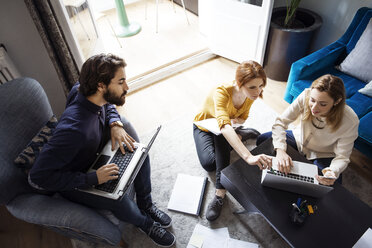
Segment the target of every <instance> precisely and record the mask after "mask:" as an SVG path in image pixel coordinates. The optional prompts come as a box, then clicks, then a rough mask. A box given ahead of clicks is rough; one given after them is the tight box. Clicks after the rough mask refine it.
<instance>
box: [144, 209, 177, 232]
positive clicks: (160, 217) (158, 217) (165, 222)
mask: <svg viewBox="0 0 372 248" xmlns="http://www.w3.org/2000/svg"><path fill="white" fill-rule="evenodd" d="M145 213H146V214H147V215H148V216H150V217H151V219H153V220H154V221H155V222H158V223H160V225H161V227H163V228H168V227H170V226H171V224H172V219H171V217H169V215H167V214H166V213H164V212H163V211H161V210H159V209H158V208H157V207H156V206H155V205H154V204H152V205H151V207H149V208H148V209H146V210H145Z"/></svg>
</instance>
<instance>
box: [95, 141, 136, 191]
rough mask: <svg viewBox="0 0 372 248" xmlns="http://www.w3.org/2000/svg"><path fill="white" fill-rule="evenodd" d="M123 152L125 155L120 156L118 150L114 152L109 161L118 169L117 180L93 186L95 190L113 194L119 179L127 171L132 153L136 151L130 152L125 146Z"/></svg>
mask: <svg viewBox="0 0 372 248" xmlns="http://www.w3.org/2000/svg"><path fill="white" fill-rule="evenodd" d="M124 150H125V154H122V153H121V151H120V149H118V150H117V151H116V153H115V155H114V156H113V158H112V160H111V161H110V163H113V164H116V165H117V166H118V167H119V174H118V178H117V179H115V180H110V181H107V182H105V183H103V184H100V185H97V186H95V188H96V189H99V190H102V191H105V192H108V193H112V192H114V190H115V188H116V186H117V185H118V183H119V181H120V178H121V177H122V176H123V174H124V172H125V170H126V169H127V167H128V165H129V163H130V161H131V160H132V157H133V155H134V151H135V150H136V148H134V149H133V152H131V151H129V149H128V148H127V147H126V146H125V147H124Z"/></svg>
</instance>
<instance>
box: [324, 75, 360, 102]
mask: <svg viewBox="0 0 372 248" xmlns="http://www.w3.org/2000/svg"><path fill="white" fill-rule="evenodd" d="M328 73H329V74H332V75H334V76H337V77H339V78H341V79H342V81H343V82H344V85H345V90H346V98H350V97H351V96H353V95H354V94H355V93H357V92H358V90H359V89H361V88H363V87H364V86H365V85H366V83H365V82H363V81H361V80H359V79H357V78H355V77H352V76H350V75H347V74H345V73H343V72H341V71H339V70H336V69H334V68H332V69H330V70H329V71H328Z"/></svg>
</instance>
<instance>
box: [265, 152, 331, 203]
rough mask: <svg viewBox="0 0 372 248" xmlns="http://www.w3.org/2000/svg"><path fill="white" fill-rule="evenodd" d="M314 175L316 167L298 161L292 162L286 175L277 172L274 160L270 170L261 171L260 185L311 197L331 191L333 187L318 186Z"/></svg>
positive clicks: (275, 160)
mask: <svg viewBox="0 0 372 248" xmlns="http://www.w3.org/2000/svg"><path fill="white" fill-rule="evenodd" d="M315 175H318V167H317V166H316V165H315V164H309V163H304V162H299V161H293V167H292V169H291V171H290V173H288V174H287V175H285V174H284V173H282V172H280V171H279V168H278V162H277V159H276V158H273V160H272V168H271V169H265V170H263V171H262V177H261V184H262V185H264V186H268V187H271V188H275V189H281V190H285V191H289V192H293V193H298V194H302V195H308V196H312V197H322V196H324V195H326V194H327V193H328V192H330V191H331V190H333V187H330V186H325V185H321V184H319V182H318V180H316V178H315Z"/></svg>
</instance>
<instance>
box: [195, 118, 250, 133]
mask: <svg viewBox="0 0 372 248" xmlns="http://www.w3.org/2000/svg"><path fill="white" fill-rule="evenodd" d="M194 124H195V125H197V126H199V127H202V128H204V129H207V130H208V131H209V132H212V133H213V134H215V135H220V134H221V130H220V127H219V126H218V123H217V119H216V118H209V119H205V120H201V121H195V122H194ZM231 126H232V127H233V128H234V129H235V128H237V127H240V126H243V124H238V123H233V124H231Z"/></svg>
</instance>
